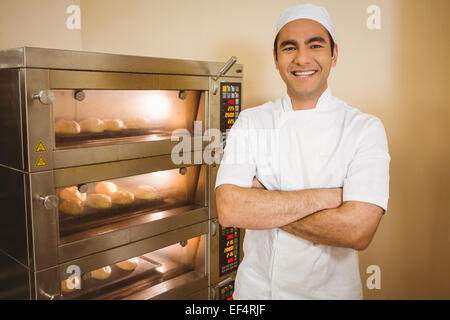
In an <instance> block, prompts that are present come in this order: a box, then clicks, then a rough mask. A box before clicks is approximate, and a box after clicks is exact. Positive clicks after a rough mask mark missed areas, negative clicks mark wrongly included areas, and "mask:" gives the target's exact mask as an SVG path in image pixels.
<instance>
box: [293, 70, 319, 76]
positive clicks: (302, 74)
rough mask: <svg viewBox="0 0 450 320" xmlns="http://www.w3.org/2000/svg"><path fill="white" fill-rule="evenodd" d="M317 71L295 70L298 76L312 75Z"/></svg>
mask: <svg viewBox="0 0 450 320" xmlns="http://www.w3.org/2000/svg"><path fill="white" fill-rule="evenodd" d="M314 73H316V71H305V72H294V74H295V75H296V76H310V75H312V74H314Z"/></svg>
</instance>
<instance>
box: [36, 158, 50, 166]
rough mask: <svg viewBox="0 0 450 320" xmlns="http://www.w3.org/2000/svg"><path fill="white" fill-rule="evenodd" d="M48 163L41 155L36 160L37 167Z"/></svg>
mask: <svg viewBox="0 0 450 320" xmlns="http://www.w3.org/2000/svg"><path fill="white" fill-rule="evenodd" d="M46 165H47V163H46V162H45V160H44V158H42V157H39V160H38V161H37V162H36V167H44V166H46Z"/></svg>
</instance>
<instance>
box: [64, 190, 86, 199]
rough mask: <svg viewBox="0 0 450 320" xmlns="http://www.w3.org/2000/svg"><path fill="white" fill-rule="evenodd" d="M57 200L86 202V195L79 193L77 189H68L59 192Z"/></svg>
mask: <svg viewBox="0 0 450 320" xmlns="http://www.w3.org/2000/svg"><path fill="white" fill-rule="evenodd" d="M59 198H60V199H64V200H73V201H78V200H79V201H84V200H86V193H81V192H80V191H78V188H77V187H68V188H64V189H62V190H61V191H60V192H59Z"/></svg>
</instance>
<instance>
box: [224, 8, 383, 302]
mask: <svg viewBox="0 0 450 320" xmlns="http://www.w3.org/2000/svg"><path fill="white" fill-rule="evenodd" d="M334 40H335V39H334V31H333V26H332V22H331V19H330V16H329V14H328V12H327V11H326V9H325V8H323V7H318V6H315V5H311V4H305V5H296V6H293V7H290V8H288V9H286V10H285V11H284V12H283V13H282V14H281V16H280V18H279V21H278V25H277V31H276V37H275V41H274V50H273V55H274V61H275V66H276V68H277V70H278V71H279V73H280V76H281V78H282V80H283V81H284V82H285V84H286V88H287V94H286V95H285V96H284V97H282V98H280V99H278V100H276V101H273V102H267V103H265V104H263V105H261V106H258V107H255V108H250V109H246V110H244V111H242V112H241V113H240V116H239V119H238V120H237V121H236V123H235V124H234V126H233V128H232V129H231V130H230V132H229V135H228V138H227V145H226V148H225V152H224V156H223V159H222V162H221V165H220V168H219V171H218V174H217V182H216V204H217V211H218V217H219V222H220V223H221V224H222V225H223V226H235V227H240V228H245V229H246V234H245V238H244V244H243V246H244V259H243V261H242V263H241V264H240V266H239V268H238V271H237V275H236V280H235V291H234V298H235V299H361V298H362V286H361V279H360V274H359V270H358V251H359V250H363V249H365V248H367V246H368V245H369V243H370V242H371V240H372V238H373V236H374V234H375V231H376V229H377V227H378V224H379V222H380V220H381V218H382V216H383V214H384V212H385V211H386V210H387V203H388V197H389V163H390V156H389V153H388V145H387V138H386V132H385V129H384V126H383V124H382V122H381V121H380V120H379V119H378V118H376V117H374V116H372V115H369V114H365V113H362V112H360V111H359V110H358V109H356V108H353V107H351V106H348V105H347V104H346V103H345V102H343V101H341V100H340V99H338V98H336V97H335V96H333V95H332V93H331V91H330V89H329V88H328V84H327V79H328V76H329V73H330V70H331V68H332V67H334V66H335V65H336V63H337V58H338V47H337V44H335V42H334ZM349 85H351V86H357V84H354V83H349Z"/></svg>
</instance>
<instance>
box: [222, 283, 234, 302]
mask: <svg viewBox="0 0 450 320" xmlns="http://www.w3.org/2000/svg"><path fill="white" fill-rule="evenodd" d="M233 292H234V280H233V281H230V282H227V283H225V284H224V285H222V286H219V300H233Z"/></svg>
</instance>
